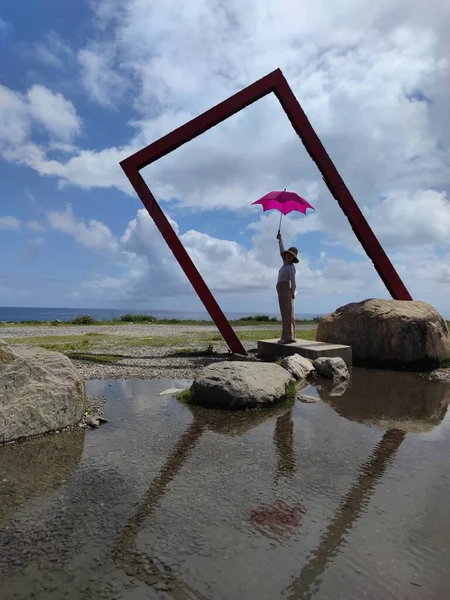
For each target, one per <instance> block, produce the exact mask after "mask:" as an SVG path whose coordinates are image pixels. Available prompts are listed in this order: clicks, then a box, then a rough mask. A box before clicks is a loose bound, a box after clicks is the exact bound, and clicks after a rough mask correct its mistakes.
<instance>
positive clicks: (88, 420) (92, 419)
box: [86, 415, 100, 429]
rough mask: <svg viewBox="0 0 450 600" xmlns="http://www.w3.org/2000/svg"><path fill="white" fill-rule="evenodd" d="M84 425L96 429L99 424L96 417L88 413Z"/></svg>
mask: <svg viewBox="0 0 450 600" xmlns="http://www.w3.org/2000/svg"><path fill="white" fill-rule="evenodd" d="M86 425H88V426H89V427H93V428H94V429H96V428H97V427H98V426H99V425H100V421H99V420H98V419H97V417H94V416H91V415H90V416H87V417H86Z"/></svg>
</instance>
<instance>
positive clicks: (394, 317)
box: [317, 299, 450, 368]
mask: <svg viewBox="0 0 450 600" xmlns="http://www.w3.org/2000/svg"><path fill="white" fill-rule="evenodd" d="M317 339H318V340H320V341H321V342H327V343H330V344H334V343H340V344H349V345H350V346H351V347H352V350H353V359H354V361H355V363H356V364H367V365H368V366H383V367H394V368H395V367H400V366H406V367H408V366H410V367H417V368H432V367H433V366H434V365H436V364H438V363H439V362H440V361H442V360H445V359H447V358H450V338H449V335H448V328H447V323H446V322H445V320H444V318H443V317H442V316H441V315H440V314H439V313H438V311H437V310H436V309H435V308H434V307H433V306H431V305H430V304H426V303H425V302H415V301H400V300H377V299H370V300H364V301H363V302H355V303H352V304H347V305H345V306H342V307H341V308H338V309H337V310H336V311H335V312H334V313H332V314H329V315H327V316H326V317H324V318H323V319H322V320H321V321H320V323H319V326H318V328H317Z"/></svg>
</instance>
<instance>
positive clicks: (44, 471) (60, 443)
mask: <svg viewBox="0 0 450 600" xmlns="http://www.w3.org/2000/svg"><path fill="white" fill-rule="evenodd" d="M84 438H85V430H84V429H80V428H77V429H73V430H71V431H64V432H62V433H60V434H50V435H44V436H41V437H38V438H33V439H29V440H23V441H21V442H17V443H15V444H8V445H6V446H2V447H0V492H1V502H0V526H1V525H2V524H3V522H4V521H5V520H6V519H8V518H9V517H10V516H11V515H12V514H13V513H14V512H15V511H16V510H17V509H18V508H20V506H21V505H22V504H24V503H25V502H28V501H30V500H33V499H35V498H38V497H40V496H43V495H44V494H46V493H48V492H49V491H50V490H54V489H56V488H57V487H58V486H60V485H61V484H62V483H63V482H64V481H65V480H66V479H67V478H68V477H69V476H70V474H71V473H72V471H73V470H74V469H75V468H76V467H77V466H78V463H79V462H80V460H81V457H82V454H83V447H84Z"/></svg>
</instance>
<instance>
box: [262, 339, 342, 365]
mask: <svg viewBox="0 0 450 600" xmlns="http://www.w3.org/2000/svg"><path fill="white" fill-rule="evenodd" d="M277 341H278V340H276V339H275V340H261V341H259V342H258V355H259V356H260V357H261V358H278V357H280V356H281V357H283V358H284V357H285V356H290V355H291V354H300V355H301V356H304V357H305V358H309V359H311V360H315V359H316V358H319V357H320V356H339V357H341V358H342V359H343V360H344V361H345V363H346V364H347V365H348V366H351V364H352V349H351V347H350V346H342V345H341V344H327V343H326V342H314V341H312V340H297V341H296V343H295V344H277Z"/></svg>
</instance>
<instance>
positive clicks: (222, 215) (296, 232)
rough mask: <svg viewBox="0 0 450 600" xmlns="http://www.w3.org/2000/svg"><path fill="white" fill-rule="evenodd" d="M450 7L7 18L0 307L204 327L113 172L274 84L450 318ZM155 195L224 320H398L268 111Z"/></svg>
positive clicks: (109, 8) (112, 9) (231, 1)
mask: <svg viewBox="0 0 450 600" xmlns="http://www.w3.org/2000/svg"><path fill="white" fill-rule="evenodd" d="M449 30H450V4H449V3H448V1H447V0H428V1H427V2H425V0H408V1H406V0H379V2H377V3H371V2H368V0H367V1H366V0H336V2H330V1H328V2H326V1H325V0H317V1H316V2H314V3H311V2H307V1H306V0H296V1H294V0H284V1H283V2H279V1H278V0H227V2H224V0H191V1H190V2H188V3H182V2H179V1H177V0H152V1H151V2H150V1H149V0H126V1H124V0H95V2H94V1H93V0H92V1H89V0H79V1H77V2H75V1H67V2H61V1H60V0H40V2H35V1H33V0H15V1H14V2H3V3H2V4H1V5H0V55H1V57H2V60H1V65H0V181H1V182H2V185H1V188H0V244H1V246H0V248H1V255H2V258H3V260H2V261H1V263H0V305H2V306H49V307H91V308H95V307H105V308H106V307H111V308H127V309H130V310H132V309H148V310H149V311H151V309H168V310H174V311H176V310H180V309H181V310H183V311H189V310H193V311H197V310H201V308H202V306H201V303H200V301H199V299H198V298H197V296H196V294H195V292H194V291H193V289H192V287H191V286H190V284H189V282H188V281H187V279H186V277H185V275H184V274H183V272H182V270H181V268H180V267H179V265H178V263H177V262H176V260H175V259H174V258H173V256H172V254H171V253H170V251H169V249H168V248H167V246H166V244H165V242H164V240H163V239H162V236H161V235H160V233H159V231H158V230H157V229H156V227H155V226H154V224H153V221H152V220H151V218H150V217H149V215H148V214H147V212H146V211H145V209H144V208H143V207H142V204H141V202H140V200H139V198H138V197H137V196H136V194H135V192H134V190H133V189H132V188H131V185H130V183H129V182H128V180H127V178H126V176H125V175H124V173H123V171H122V169H121V168H120V166H119V162H120V161H121V160H123V159H124V158H126V157H127V156H129V155H130V154H132V153H133V152H135V151H137V150H139V149H140V148H142V147H144V146H146V145H147V144H150V143H151V142H153V141H155V140H156V139H158V138H159V137H161V136H162V135H165V134H166V133H168V132H169V131H171V130H172V129H173V128H175V127H177V126H179V125H182V124H183V123H185V122H186V121H188V120H190V119H191V118H193V117H195V116H197V115H198V114H200V113H201V112H203V111H205V110H207V109H208V108H210V107H212V106H213V105H215V104H217V103H218V102H220V101H222V100H224V99H225V98H227V97H228V96H229V95H231V94H233V93H235V92H237V91H238V90H240V89H242V88H243V87H245V86H247V85H249V84H250V83H253V82H254V81H255V80H257V79H259V78H260V77H262V76H264V75H266V74H267V73H269V72H271V71H273V70H274V69H276V68H281V69H282V71H283V73H284V75H285V77H286V78H287V80H288V82H289V84H290V86H291V87H292V89H293V91H294V93H295V94H296V96H297V98H298V100H299V102H300V103H301V105H302V107H303V109H304V110H305V112H306V114H307V115H308V117H309V119H310V122H311V124H312V126H313V127H314V129H315V130H316V132H317V133H318V135H319V137H320V138H321V140H322V142H323V144H324V146H325V148H326V150H327V151H328V153H329V155H330V157H331V158H332V160H333V162H334V163H335V165H336V166H337V168H338V169H339V171H340V173H341V175H342V177H343V179H344V181H345V183H346V184H347V186H348V188H349V189H350V191H351V192H352V194H353V196H354V198H355V200H356V201H357V203H358V205H359V207H360V208H361V210H362V211H363V213H364V215H365V217H366V219H367V220H368V222H369V224H370V225H371V227H372V229H373V230H374V232H375V234H376V235H377V237H378V239H379V240H380V242H381V243H382V245H383V247H384V248H385V250H386V252H387V253H388V255H389V257H390V259H391V261H392V262H393V264H394V266H395V267H396V269H397V271H398V272H399V274H400V276H401V278H402V279H403V281H404V283H405V285H406V287H407V288H408V290H409V291H410V293H411V295H412V296H413V298H414V299H416V300H423V301H426V302H429V303H431V304H433V305H434V306H436V307H437V308H438V310H440V311H441V312H442V313H443V314H444V315H445V316H450V293H449V290H450V202H449V187H450V111H449V110H448V106H449V104H450V66H449V60H450V38H449V36H448V31H449ZM142 174H143V176H144V178H145V180H146V182H147V183H148V185H149V187H150V189H151V190H152V191H153V193H154V195H155V197H156V198H157V200H158V202H159V203H160V204H161V207H162V208H163V210H164V211H165V213H166V215H167V216H168V217H169V219H170V221H171V223H172V225H173V227H174V229H175V230H176V231H177V233H178V235H179V236H180V238H181V240H182V242H183V244H184V245H185V247H186V249H187V251H188V252H189V254H190V256H191V258H192V259H193V261H194V262H195V264H196V266H197V267H198V269H199V271H200V273H201V274H202V275H203V277H204V278H205V280H206V282H207V284H208V285H209V286H210V288H211V290H212V292H213V294H214V295H215V296H216V298H217V299H218V301H219V303H220V305H221V306H222V308H223V309H224V310H225V311H237V312H246V313H256V312H258V313H259V312H276V311H277V297H276V292H275V284H276V279H277V271H278V268H279V267H280V257H279V254H278V247H277V240H276V233H277V229H278V218H279V215H277V214H276V213H274V212H270V213H269V212H268V213H265V214H263V212H262V210H261V207H258V206H252V202H254V201H255V200H257V199H258V198H259V197H260V196H262V195H264V194H265V193H267V192H268V191H271V190H277V189H284V188H287V189H289V190H292V191H295V192H297V193H299V194H300V195H301V196H304V197H306V198H307V199H308V201H309V202H310V203H311V204H312V205H313V206H314V207H315V209H316V211H315V212H310V211H308V215H306V216H305V215H301V214H298V213H293V214H290V215H288V216H287V217H285V218H284V220H283V225H282V233H283V237H284V241H285V244H286V245H287V246H288V245H296V246H297V247H298V249H299V253H300V263H299V265H298V266H297V287H298V297H297V300H296V311H297V313H299V314H301V313H305V314H306V313H314V314H322V313H325V312H328V311H332V310H334V309H335V308H337V307H338V306H341V305H343V304H346V303H348V302H355V301H360V300H364V299H365V298H371V297H378V298H388V297H389V294H388V292H387V290H386V289H385V287H384V285H383V283H382V282H381V280H380V279H379V277H378V275H377V273H376V272H375V269H374V267H373V265H372V263H371V262H370V260H369V259H368V258H367V257H366V255H365V253H364V251H363V250H362V248H361V246H360V244H359V242H358V240H357V239H356V237H355V235H354V233H353V232H352V230H351V228H350V226H349V223H348V221H347V219H346V218H345V216H344V215H343V213H342V211H341V209H340V208H339V206H338V204H337V202H336V200H335V199H334V198H333V197H332V196H331V194H330V192H329V191H328V189H327V187H326V186H325V184H324V183H323V181H322V178H321V175H320V172H319V171H318V169H317V167H316V166H315V164H314V163H313V161H312V160H311V158H310V157H309V155H308V154H307V152H306V150H305V149H304V147H303V145H302V142H301V141H300V139H299V138H298V137H297V136H296V134H295V133H294V131H293V130H292V128H291V126H290V124H289V121H288V119H287V117H286V115H285V114H284V112H283V110H282V108H281V106H280V105H279V104H278V102H277V100H276V99H275V97H273V96H269V97H266V98H264V99H263V100H260V101H259V102H258V103H256V104H254V105H252V106H251V107H249V108H247V109H245V111H242V112H241V113H239V114H238V115H236V116H234V117H232V118H231V119H229V120H227V121H226V122H225V123H223V124H221V125H220V126H218V127H216V128H214V129H213V130H210V131H209V132H207V133H205V134H203V135H202V136H200V137H199V138H196V139H195V140H193V141H191V142H189V143H188V144H186V145H184V146H183V147H181V148H180V149H178V150H176V151H175V152H173V153H171V154H170V155H168V156H166V157H164V158H163V159H161V160H159V161H157V162H156V163H154V164H152V165H150V166H149V167H147V168H146V169H144V170H143V171H142Z"/></svg>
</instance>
